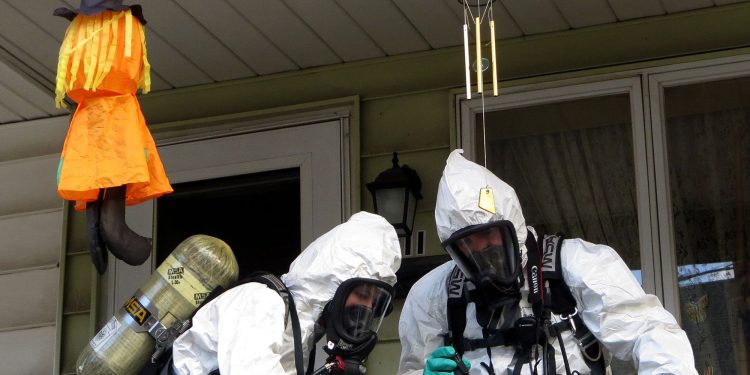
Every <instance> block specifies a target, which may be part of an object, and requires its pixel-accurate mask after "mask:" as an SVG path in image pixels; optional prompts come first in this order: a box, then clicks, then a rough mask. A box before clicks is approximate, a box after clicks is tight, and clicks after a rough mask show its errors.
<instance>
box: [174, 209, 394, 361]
mask: <svg viewBox="0 0 750 375" xmlns="http://www.w3.org/2000/svg"><path fill="white" fill-rule="evenodd" d="M400 264H401V249H400V247H399V243H398V238H397V236H396V232H395V230H394V228H393V226H392V225H391V224H389V223H388V222H387V221H386V220H385V219H383V218H382V217H380V216H378V215H374V214H369V213H366V212H360V213H357V214H355V215H353V216H352V217H351V218H350V219H349V220H348V221H347V222H346V223H343V224H340V225H338V226H336V227H335V228H333V229H332V230H330V231H329V232H328V233H326V234H324V235H322V236H321V237H319V238H318V239H316V240H315V241H314V242H313V243H312V244H310V245H309V246H308V247H307V248H306V249H305V250H304V251H303V252H302V253H301V254H300V255H299V256H298V257H297V258H296V259H295V260H294V262H292V264H291V266H290V267H289V272H288V273H286V274H284V275H283V276H282V277H281V280H282V281H283V282H284V284H285V285H286V287H287V288H288V290H289V292H290V294H291V295H292V297H293V299H294V303H295V305H296V310H297V314H298V317H299V324H300V328H301V343H302V353H304V358H303V363H304V364H307V361H308V355H309V354H308V353H310V350H311V349H312V348H313V347H314V345H315V343H314V340H315V337H314V336H315V328H316V322H318V321H319V320H320V319H319V318H321V315H322V314H323V312H324V308H326V305H327V304H329V302H330V301H332V300H337V299H339V298H338V297H336V298H334V296H335V295H336V296H338V295H339V294H341V290H342V289H346V286H347V285H352V286H351V287H349V288H348V289H346V292H347V293H349V292H351V293H349V294H346V295H345V296H344V297H342V298H343V299H344V301H342V308H343V306H344V304H343V303H344V302H345V304H346V306H347V307H348V306H349V305H350V304H351V302H352V300H353V299H359V300H360V301H358V303H360V305H364V306H366V307H369V308H373V306H372V304H378V305H383V304H385V305H387V303H388V302H390V299H388V300H386V301H376V302H369V301H374V300H375V298H374V296H373V294H372V293H373V291H377V290H384V289H388V288H391V287H392V286H393V285H394V284H395V283H396V271H397V270H398V268H399V266H400ZM362 281H364V282H365V283H364V284H362V283H361V282H362ZM352 282H354V283H352ZM363 285H364V286H365V287H363ZM340 287H341V288H340ZM352 288H353V289H352ZM337 290H338V292H337ZM386 294H387V293H386ZM347 296H348V297H347ZM388 298H390V295H388ZM362 300H367V301H368V302H362ZM355 302H357V301H355ZM383 308H387V306H385V307H384V306H380V311H381V312H382V311H384V310H383ZM329 310H332V311H333V312H336V311H337V310H336V308H335V307H333V308H331V306H329V307H328V308H326V311H327V313H328V311H329ZM364 310H368V309H366V308H365V309H360V310H359V312H358V314H360V315H362V314H365V315H366V314H368V313H370V314H372V309H370V311H364ZM333 312H330V314H332V313H333ZM285 315H286V309H285V305H284V302H283V300H282V298H281V297H280V296H279V294H278V293H277V292H276V291H274V290H271V289H269V288H268V287H267V286H266V285H263V284H260V283H254V282H251V283H246V284H241V285H239V286H237V287H234V288H231V289H229V290H227V291H226V292H224V293H222V294H221V295H219V296H218V297H217V298H215V299H214V300H212V301H211V302H209V303H208V304H206V305H205V306H203V307H202V308H201V309H199V310H198V312H197V313H196V315H195V316H194V317H193V326H192V327H191V329H189V330H188V331H186V332H185V333H184V334H183V335H181V336H180V337H179V338H178V339H177V340H176V341H175V342H174V346H173V356H174V365H173V369H174V371H175V373H177V374H180V375H188V374H190V375H194V374H208V373H209V372H211V371H214V370H216V369H219V370H220V372H221V374H222V375H238V374H264V375H291V374H296V373H297V372H296V371H295V351H294V339H293V335H292V324H288V325H287V326H286V328H285ZM376 315H377V313H376ZM368 317H369V316H368ZM380 318H382V315H381V316H380ZM340 320H344V321H345V322H344V323H346V321H349V320H348V319H340ZM340 320H337V321H336V324H335V325H336V326H341V324H342V323H341V321H340ZM353 324H354V325H356V324H357V323H356V322H355V323H353ZM329 325H331V324H329ZM343 326H346V324H343ZM334 328H335V327H334ZM339 328H341V327H339ZM327 329H332V327H327ZM355 329H360V330H363V329H369V327H355ZM374 329H375V330H377V327H374ZM329 337H330V335H329ZM376 337H377V336H375V340H376ZM335 345H337V344H336V343H334V344H331V343H329V349H334V350H335V348H334V346H335ZM366 345H374V342H368V343H366ZM345 349H346V348H345ZM371 349H372V348H371V347H369V348H365V350H366V351H368V352H369V350H371Z"/></svg>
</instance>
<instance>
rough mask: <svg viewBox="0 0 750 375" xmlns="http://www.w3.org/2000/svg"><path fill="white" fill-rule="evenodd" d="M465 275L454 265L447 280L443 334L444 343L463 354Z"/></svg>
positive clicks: (466, 303) (465, 303) (466, 302)
mask: <svg viewBox="0 0 750 375" xmlns="http://www.w3.org/2000/svg"><path fill="white" fill-rule="evenodd" d="M465 279H466V277H465V276H464V273H463V272H461V270H460V269H459V268H458V266H454V267H453V270H452V271H451V273H450V275H448V280H447V283H446V287H447V289H448V304H447V310H446V313H447V318H448V333H446V334H445V336H444V339H445V345H452V346H453V348H454V349H456V352H457V353H458V355H460V356H462V355H463V354H464V345H463V341H464V340H463V338H464V329H465V328H466V305H468V301H467V299H466V298H467V297H466V292H465V290H464V289H465V288H466V285H465V284H464V282H465Z"/></svg>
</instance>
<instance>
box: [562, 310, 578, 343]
mask: <svg viewBox="0 0 750 375" xmlns="http://www.w3.org/2000/svg"><path fill="white" fill-rule="evenodd" d="M576 315H578V308H577V307H574V308H573V312H572V313H570V314H568V315H560V319H562V320H567V321H568V323H569V324H570V331H571V332H573V335H575V334H576V328H577V327H576V323H575V320H574V319H573V317H574V316H576ZM578 344H579V345H580V342H579V343H578Z"/></svg>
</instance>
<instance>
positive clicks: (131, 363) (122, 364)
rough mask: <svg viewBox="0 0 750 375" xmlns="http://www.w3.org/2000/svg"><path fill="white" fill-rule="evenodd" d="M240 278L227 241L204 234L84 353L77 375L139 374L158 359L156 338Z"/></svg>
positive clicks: (186, 244) (185, 245)
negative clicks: (156, 357)
mask: <svg viewBox="0 0 750 375" xmlns="http://www.w3.org/2000/svg"><path fill="white" fill-rule="evenodd" d="M238 272H239V267H238V266H237V260H236V259H235V258H234V254H233V253H232V249H231V248H230V247H229V245H227V244H226V243H224V241H222V240H220V239H218V238H215V237H211V236H206V235H200V234H199V235H194V236H191V237H189V238H188V239H186V240H185V241H182V243H180V244H179V245H177V247H176V248H175V249H174V251H172V253H171V254H170V255H169V256H168V257H167V259H166V260H164V262H163V263H162V264H161V265H159V267H158V268H157V269H156V271H155V272H154V273H153V274H152V275H151V277H150V278H149V279H148V281H146V283H145V284H143V286H141V287H140V288H139V289H138V290H137V291H136V292H135V293H134V294H133V297H131V298H130V299H129V300H128V301H125V304H124V305H123V306H122V307H121V308H120V309H119V310H118V311H117V312H116V313H115V315H114V316H113V317H112V318H111V319H110V320H109V322H107V324H105V325H104V327H102V329H101V330H100V331H99V333H97V334H96V336H94V338H93V339H91V342H90V343H89V345H87V346H86V347H85V348H84V349H83V352H81V354H80V356H79V357H78V361H77V362H76V371H77V372H78V375H84V374H92V375H94V374H96V375H106V374H114V375H131V374H136V373H137V372H138V371H140V369H141V368H143V366H144V365H145V364H146V362H147V361H149V360H150V359H151V355H152V354H153V353H154V348H155V339H154V337H152V335H153V334H154V332H157V331H159V329H162V330H163V329H164V328H165V327H167V328H168V327H172V326H174V325H175V322H177V323H179V322H182V321H185V320H187V319H188V318H189V317H190V315H191V314H192V313H193V311H195V309H196V308H197V307H198V305H200V304H201V302H203V300H204V299H205V298H206V296H207V295H208V293H209V292H211V291H212V290H213V289H214V288H215V287H217V286H219V285H221V286H222V287H225V288H226V287H227V286H228V284H230V283H231V282H234V281H236V280H237V274H238Z"/></svg>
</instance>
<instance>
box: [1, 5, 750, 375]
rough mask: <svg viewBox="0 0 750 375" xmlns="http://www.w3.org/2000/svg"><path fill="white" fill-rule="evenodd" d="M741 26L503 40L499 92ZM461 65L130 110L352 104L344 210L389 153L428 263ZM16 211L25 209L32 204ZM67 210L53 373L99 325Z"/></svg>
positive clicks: (329, 71)
mask: <svg viewBox="0 0 750 375" xmlns="http://www.w3.org/2000/svg"><path fill="white" fill-rule="evenodd" d="M747 19H750V6H748V5H747V4H741V5H737V6H728V7H722V8H714V9H709V10H704V11H700V12H688V13H684V14H678V15H673V16H666V17H654V18H652V19H645V20H637V21H632V22H625V23H619V24H616V25H607V26H602V27H593V28H588V29H582V30H576V31H572V32H566V33H555V34H549V35H542V36H538V37H531V38H522V39H516V40H508V41H502V42H501V43H500V46H499V53H500V76H501V78H502V81H501V86H502V87H507V86H511V85H522V84H527V83H534V82H543V81H553V80H559V79H566V78H576V77H585V76H592V75H598V74H607V73H617V72H622V71H627V70H633V69H638V68H642V67H650V66H660V65H670V64H675V63H680V62H687V61H694V60H702V59H711V58H716V57H724V56H732V55H739V54H747V53H750V49H748V44H749V43H750V35H749V33H750V32H749V31H748V30H749V29H748V28H747ZM715 25H722V27H720V28H718V27H715ZM709 30H710V31H709ZM462 61H463V50H462V49H460V48H448V49H442V50H435V51H430V52H424V53H417V54H410V55H405V56H398V57H393V58H385V59H376V60H370V61H363V62H357V63H352V64H343V65H337V66H332V67H325V68H316V69H308V70H304V71H299V72H293V73H283V74H278V75H272V76H265V77H259V78H253V79H246V80H238V81H233V82H226V83H219V84H214V85H207V86H200V87H194V88H186V89H177V90H171V91H169V92H160V93H154V94H149V95H146V96H143V97H142V98H141V104H142V108H143V110H144V114H145V116H146V118H147V121H148V122H149V124H151V128H152V131H153V132H154V134H155V136H156V137H157V138H158V136H159V132H160V131H162V130H166V129H174V128H176V127H181V128H183V129H184V130H185V131H188V132H189V131H191V130H199V129H201V128H202V127H203V126H204V125H202V124H201V121H200V119H202V118H209V117H215V116H223V115H230V114H234V113H241V112H252V111H262V110H266V109H271V108H282V107H288V106H294V105H299V104H304V103H313V102H321V101H326V100H335V99H337V98H343V97H352V96H355V97H358V98H359V103H358V104H359V114H358V116H359V118H358V119H357V121H359V131H360V134H359V140H360V144H359V145H355V147H358V148H359V154H358V155H359V156H358V159H359V160H358V164H359V168H358V170H356V171H353V175H355V176H359V177H358V179H357V181H353V183H352V189H353V190H356V191H357V192H358V193H359V194H358V196H359V198H357V200H358V202H353V204H352V205H353V207H355V208H356V207H357V206H359V207H360V208H361V209H363V210H372V201H371V196H370V194H369V192H368V191H367V190H366V188H365V184H366V183H367V182H370V181H372V180H374V178H375V177H376V176H377V174H378V173H380V172H381V171H383V170H385V169H387V168H389V167H390V166H391V157H392V155H391V153H392V152H394V151H396V152H399V159H400V163H401V164H408V165H409V166H410V167H412V168H414V169H415V170H416V171H417V172H418V173H419V176H420V177H421V179H422V184H423V188H422V194H423V196H424V199H423V200H422V201H420V203H419V209H418V215H417V224H416V227H417V229H418V230H425V231H426V239H427V241H426V254H427V255H437V254H441V253H442V250H441V248H440V245H439V241H438V239H437V235H436V232H435V228H434V219H433V208H434V206H435V196H436V190H437V185H438V181H439V179H440V175H441V173H442V169H443V165H444V162H445V158H446V157H447V155H448V153H449V152H450V150H451V147H453V146H455V135H454V134H455V133H454V131H453V130H452V129H453V128H454V127H455V119H454V113H453V106H454V102H453V100H454V95H455V94H456V93H458V92H460V90H461V88H462V86H463V77H464V75H463V66H462ZM501 90H502V89H501ZM1 167H2V166H0V176H1V173H2V169H1ZM47 183H48V184H52V182H47ZM23 189H24V187H22V186H21V185H17V186H16V185H14V187H12V188H11V190H9V191H8V194H10V193H13V194H19V192H21V191H23ZM353 196H355V197H356V196H357V195H356V194H353ZM27 205H30V206H28V207H35V206H34V205H33V204H32V203H31V202H30V203H27ZM23 207H26V206H23ZM0 209H1V207H0ZM66 214H67V215H69V218H68V224H67V230H66V231H65V235H67V237H68V240H67V244H66V249H65V254H67V256H66V258H67V259H68V262H67V266H66V267H65V270H64V273H65V275H64V280H65V290H64V292H65V293H64V301H63V302H64V303H63V306H64V309H63V312H62V318H61V319H62V328H61V329H62V344H61V345H62V347H61V352H62V360H61V365H60V369H61V372H62V373H74V367H73V366H74V364H75V358H76V357H77V353H79V352H80V350H81V348H82V347H83V345H86V343H87V341H88V339H89V338H90V337H91V335H93V333H94V332H95V327H94V325H95V323H94V322H95V321H97V318H98V319H99V320H101V317H97V316H96V309H95V304H96V302H95V297H92V296H95V295H96V285H97V283H96V278H95V277H92V276H91V275H92V270H91V265H90V262H88V258H87V257H86V255H87V254H86V253H85V252H81V251H78V249H83V248H85V219H84V218H83V216H82V215H80V214H74V213H71V212H67V211H66ZM61 225H62V224H61ZM92 301H93V302H92ZM396 307H397V308H396V309H395V311H394V312H393V314H391V316H389V317H388V318H387V321H386V322H385V323H384V326H383V329H382V332H381V338H382V343H381V344H380V345H379V346H378V347H377V349H376V351H375V352H374V353H373V355H372V356H371V358H370V368H369V369H368V374H393V373H395V368H396V366H397V358H398V354H399V352H400V346H399V344H398V335H397V320H398V315H399V312H400V305H399V304H397V306H396ZM0 338H2V336H1V332H0ZM0 346H2V343H0ZM0 362H1V361H0Z"/></svg>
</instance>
